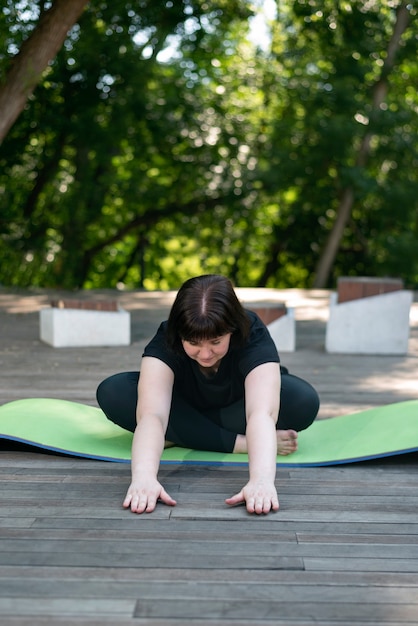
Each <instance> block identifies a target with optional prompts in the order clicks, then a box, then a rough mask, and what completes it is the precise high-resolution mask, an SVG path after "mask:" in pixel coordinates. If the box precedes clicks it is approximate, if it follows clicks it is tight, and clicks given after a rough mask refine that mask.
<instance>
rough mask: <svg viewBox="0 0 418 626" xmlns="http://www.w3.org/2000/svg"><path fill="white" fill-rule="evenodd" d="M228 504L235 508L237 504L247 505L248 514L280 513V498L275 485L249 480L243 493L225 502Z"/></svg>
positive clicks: (242, 490)
mask: <svg viewBox="0 0 418 626" xmlns="http://www.w3.org/2000/svg"><path fill="white" fill-rule="evenodd" d="M225 502H226V504H229V505H230V506H234V505H236V504H245V506H246V507H247V511H248V513H257V515H261V514H262V513H269V512H270V511H278V509H279V498H278V496H277V489H276V487H275V486H274V483H270V482H267V481H266V482H256V481H251V480H249V481H248V483H247V484H246V485H245V487H243V488H242V489H241V491H240V492H239V493H237V494H235V496H232V497H231V498H227V499H226V500H225Z"/></svg>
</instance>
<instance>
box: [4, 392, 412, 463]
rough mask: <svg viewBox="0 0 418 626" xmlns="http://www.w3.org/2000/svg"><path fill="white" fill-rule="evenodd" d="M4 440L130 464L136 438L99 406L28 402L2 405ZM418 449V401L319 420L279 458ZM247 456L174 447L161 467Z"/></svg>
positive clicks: (349, 458) (306, 459)
mask: <svg viewBox="0 0 418 626" xmlns="http://www.w3.org/2000/svg"><path fill="white" fill-rule="evenodd" d="M0 439H4V440H8V441H14V442H18V443H22V444H26V445H29V446H32V447H34V448H38V449H41V450H45V451H49V452H56V453H60V454H65V455H67V456H71V457H82V458H86V459H93V460H99V461H110V462H118V463H129V462H130V448H131V442H132V434H131V433H128V432H127V431H125V430H123V429H122V428H120V427H119V426H116V425H115V424H113V423H111V422H109V421H108V420H107V419H106V417H105V416H104V414H103V413H102V411H101V410H100V409H99V408H97V407H93V406H88V405H84V404H80V403H77V402H71V401H68V400H57V399H52V398H27V399H23V400H15V401H13V402H9V403H7V404H4V405H2V406H0ZM416 451H418V400H410V401H406V402H399V403H395V404H389V405H386V406H382V407H376V408H373V409H368V410H366V411H360V412H357V413H352V414H350V415H343V416H338V417H333V418H327V419H318V420H316V421H315V422H314V423H313V424H312V426H311V427H310V428H308V429H307V430H306V431H302V432H301V433H299V450H298V451H297V452H296V453H294V454H291V455H289V456H286V457H282V456H278V457H277V466H278V467H316V466H326V465H338V464H343V463H355V462H359V461H368V460H372V459H376V458H382V457H388V456H395V455H400V454H407V453H411V452H416ZM247 463H248V456H247V455H246V454H223V453H217V452H205V451H198V450H190V449H187V448H180V447H173V448H167V449H166V450H164V453H163V455H162V458H161V464H162V465H167V464H190V465H247Z"/></svg>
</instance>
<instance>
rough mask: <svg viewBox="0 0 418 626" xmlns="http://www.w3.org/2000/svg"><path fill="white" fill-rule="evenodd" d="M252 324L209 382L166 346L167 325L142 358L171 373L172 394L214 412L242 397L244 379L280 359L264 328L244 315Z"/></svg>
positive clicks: (195, 366)
mask: <svg viewBox="0 0 418 626" xmlns="http://www.w3.org/2000/svg"><path fill="white" fill-rule="evenodd" d="M247 314H248V317H249V318H250V321H251V329H250V334H249V337H248V339H247V341H246V342H245V344H244V345H243V346H241V347H233V342H232V341H231V344H230V347H229V350H228V352H227V354H226V355H225V356H224V357H223V358H222V360H221V363H220V366H219V369H218V371H217V373H216V374H215V375H214V376H213V377H211V378H208V377H207V376H205V375H204V374H203V373H202V372H201V370H200V369H199V366H198V364H197V362H196V361H194V360H193V359H191V358H190V357H188V356H187V354H186V353H185V352H183V353H182V354H177V353H175V352H174V351H173V350H171V349H170V348H169V347H168V346H167V343H166V329H167V322H163V323H162V324H161V325H160V327H159V329H158V331H157V333H156V335H155V336H154V337H153V339H151V341H150V342H149V343H148V345H147V346H146V347H145V349H144V353H143V356H151V357H155V358H157V359H160V360H161V361H163V362H164V363H166V365H168V366H169V367H170V369H171V370H172V371H173V372H174V390H175V392H176V393H179V394H180V395H181V396H182V397H183V398H184V399H185V400H186V401H187V402H188V403H190V404H191V405H192V406H194V407H196V409H201V410H204V409H212V408H213V409H217V408H222V407H226V406H229V405H230V404H232V403H233V402H236V401H237V400H239V399H240V398H243V397H244V382H245V378H246V376H247V375H248V374H249V372H251V370H253V369H254V368H255V367H257V366H258V365H262V364H263V363H270V362H273V363H279V361H280V359H279V355H278V353H277V348H276V346H275V344H274V341H273V339H272V338H271V336H270V333H269V331H268V330H267V328H266V326H265V325H264V324H263V322H262V321H261V320H260V318H259V317H258V316H257V315H256V313H254V312H252V311H247Z"/></svg>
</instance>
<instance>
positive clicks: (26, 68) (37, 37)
mask: <svg viewBox="0 0 418 626" xmlns="http://www.w3.org/2000/svg"><path fill="white" fill-rule="evenodd" d="M87 3H88V0H55V1H54V3H53V4H52V5H51V7H50V8H49V9H47V10H45V11H43V13H42V15H41V17H40V19H39V22H38V23H37V25H36V26H35V28H34V30H33V31H32V33H31V34H30V35H29V37H28V39H26V41H24V43H23V44H22V47H21V49H20V51H19V53H18V54H17V55H16V56H15V57H14V58H13V60H12V62H11V65H10V68H9V70H8V72H7V74H6V76H5V78H4V80H3V81H2V84H1V85H0V144H1V142H2V141H3V140H4V138H5V136H6V135H7V133H8V131H9V130H10V128H11V126H12V125H13V124H14V122H15V121H16V119H17V117H18V116H19V114H20V113H21V111H22V110H23V108H24V106H25V104H26V101H27V99H28V98H29V96H30V95H31V94H32V93H33V90H34V89H35V87H36V85H37V84H38V83H39V81H40V80H41V78H42V75H43V73H44V71H45V69H46V68H47V66H48V63H49V62H51V61H52V59H54V57H55V56H56V54H57V52H58V51H59V50H60V48H61V46H62V44H63V43H64V40H65V38H66V36H67V33H68V31H69V30H70V28H72V26H73V25H74V24H75V23H76V22H77V20H78V18H79V17H80V15H81V13H82V12H83V9H84V8H85V6H86V5H87Z"/></svg>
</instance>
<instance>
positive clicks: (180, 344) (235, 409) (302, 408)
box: [97, 275, 319, 514]
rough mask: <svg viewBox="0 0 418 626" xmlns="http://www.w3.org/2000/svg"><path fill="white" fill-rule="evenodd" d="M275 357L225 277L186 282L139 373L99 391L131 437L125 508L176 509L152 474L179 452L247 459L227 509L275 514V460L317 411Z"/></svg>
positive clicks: (313, 397) (314, 399) (308, 389)
mask: <svg viewBox="0 0 418 626" xmlns="http://www.w3.org/2000/svg"><path fill="white" fill-rule="evenodd" d="M279 360H280V359H279V356H278V354H277V349H276V347H275V344H274V342H273V340H272V338H271V336H270V334H269V332H268V330H267V328H266V326H265V325H264V324H263V323H262V322H261V320H260V319H259V317H258V316H257V315H256V314H255V313H253V312H251V311H248V310H246V309H244V308H243V306H242V305H241V303H240V302H239V300H238V298H237V296H236V294H235V291H234V288H233V286H232V284H231V282H230V281H229V280H228V279H227V278H225V277H223V276H218V275H206V276H198V277H195V278H191V279H190V280H188V281H186V282H185V283H184V284H183V285H182V287H181V288H180V290H179V291H178V293H177V297H176V299H175V301H174V304H173V306H172V308H171V311H170V314H169V318H168V320H167V321H166V322H163V323H162V324H161V325H160V327H159V329H158V331H157V333H156V335H155V336H154V338H153V339H152V340H151V341H150V342H149V344H148V345H147V346H146V348H145V350H144V353H143V358H142V365H141V373H140V374H139V372H123V373H121V374H115V375H114V376H111V377H110V378H107V379H106V380H104V381H103V382H102V383H101V384H100V385H99V387H98V389H97V400H98V403H99V405H100V407H101V408H102V410H103V411H104V413H105V414H106V416H107V417H108V418H109V419H110V420H111V421H113V422H115V423H116V424H118V425H119V426H121V427H122V428H125V429H127V430H130V431H131V432H133V433H134V438H133V443H132V481H131V484H130V486H129V489H128V492H127V494H126V497H125V500H124V503H123V505H124V507H125V508H130V509H131V511H132V512H134V513H143V512H147V513H150V512H151V511H153V510H154V509H155V506H156V503H157V501H158V500H161V501H162V502H164V503H165V504H167V505H172V506H174V505H175V504H176V502H175V500H173V498H172V497H171V496H170V495H169V494H168V493H167V492H166V491H165V489H164V487H163V486H162V485H161V484H160V483H159V481H158V477H157V476H158V469H159V464H160V459H161V455H162V452H163V450H164V447H165V446H170V445H176V446H183V447H186V448H194V449H200V450H211V451H215V452H235V453H248V459H249V480H248V482H247V484H246V485H245V486H244V487H243V488H242V489H241V491H239V493H237V494H235V495H234V496H232V497H231V498H228V499H227V500H226V503H227V504H229V505H235V504H240V503H245V505H246V507H247V511H248V512H249V513H257V514H260V513H268V512H269V511H271V510H274V511H275V510H277V509H278V508H279V501H278V496H277V490H276V487H275V477H276V460H277V459H276V455H277V454H281V455H287V454H291V453H292V452H294V451H295V450H296V449H297V432H298V431H300V430H303V429H305V428H307V427H308V426H310V425H311V424H312V422H313V421H314V419H315V417H316V415H317V412H318V409H319V398H318V394H317V393H316V391H315V390H314V389H313V387H312V386H311V385H310V384H309V383H307V382H306V381H304V380H302V379H300V378H298V377H296V376H293V375H291V374H289V373H288V371H287V370H286V368H281V367H280V365H279Z"/></svg>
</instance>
